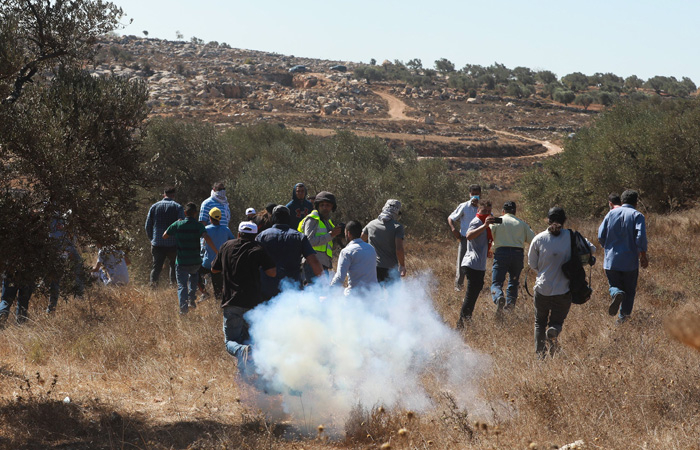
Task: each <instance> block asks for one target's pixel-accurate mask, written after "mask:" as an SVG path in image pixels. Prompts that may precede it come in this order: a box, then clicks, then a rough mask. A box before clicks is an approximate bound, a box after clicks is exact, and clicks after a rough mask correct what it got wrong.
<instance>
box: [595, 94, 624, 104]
mask: <svg viewBox="0 0 700 450" xmlns="http://www.w3.org/2000/svg"><path fill="white" fill-rule="evenodd" d="M596 97H597V98H598V103H600V104H601V105H603V106H610V105H612V104H613V103H615V102H616V101H617V99H618V98H619V95H617V94H616V93H614V92H607V91H598V95H597V96H596Z"/></svg>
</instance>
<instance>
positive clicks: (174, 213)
mask: <svg viewBox="0 0 700 450" xmlns="http://www.w3.org/2000/svg"><path fill="white" fill-rule="evenodd" d="M174 195H175V188H174V187H166V188H165V191H164V192H163V200H161V201H159V202H156V203H154V204H153V205H152V206H151V209H150V210H149V211H148V217H147V218H146V235H147V236H148V238H149V239H150V240H151V255H153V264H152V265H151V286H153V287H155V286H157V285H158V279H159V278H160V271H161V270H163V263H164V262H165V258H168V260H169V261H170V284H175V283H176V275H175V259H176V258H177V244H176V242H175V238H170V239H163V233H165V230H167V229H168V227H169V226H170V225H172V224H173V222H176V221H177V220H178V219H184V218H185V210H184V209H183V208H182V206H181V205H180V204H179V203H177V202H176V201H175V200H173V196H174Z"/></svg>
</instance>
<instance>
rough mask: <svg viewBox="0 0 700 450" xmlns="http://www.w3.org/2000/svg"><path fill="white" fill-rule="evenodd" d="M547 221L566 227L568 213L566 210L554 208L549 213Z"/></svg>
mask: <svg viewBox="0 0 700 450" xmlns="http://www.w3.org/2000/svg"><path fill="white" fill-rule="evenodd" d="M547 219H549V221H550V222H555V223H558V224H561V225H564V222H566V213H565V212H564V208H561V207H559V206H554V207H553V208H551V209H550V210H549V212H548V213H547Z"/></svg>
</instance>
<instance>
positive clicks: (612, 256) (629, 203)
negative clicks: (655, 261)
mask: <svg viewBox="0 0 700 450" xmlns="http://www.w3.org/2000/svg"><path fill="white" fill-rule="evenodd" d="M638 197H639V194H637V191H633V190H626V191H625V192H623V193H622V196H621V200H622V206H621V207H619V208H615V209H612V210H610V212H608V214H607V215H606V216H605V219H603V223H601V224H600V228H598V241H599V242H600V245H602V246H603V248H604V249H605V261H604V264H603V268H604V269H605V274H606V275H607V277H608V283H609V284H610V297H611V298H612V302H611V303H610V307H609V308H608V313H609V314H610V315H611V316H613V315H615V314H618V318H617V322H618V323H622V322H624V321H625V320H626V319H627V317H628V316H629V315H630V314H631V313H632V307H633V306H634V295H635V293H636V291H637V278H638V276H639V265H640V264H641V266H642V267H644V268H646V267H647V266H648V265H649V260H648V259H647V231H646V224H645V221H644V215H642V213H640V212H639V211H637V210H636V209H635V208H636V206H637V199H638Z"/></svg>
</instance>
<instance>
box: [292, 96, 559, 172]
mask: <svg viewBox="0 0 700 450" xmlns="http://www.w3.org/2000/svg"><path fill="white" fill-rule="evenodd" d="M372 92H373V93H374V94H376V95H378V96H379V97H381V98H382V99H384V100H385V101H386V102H387V104H388V106H389V110H388V114H389V117H387V118H378V119H374V120H375V121H377V122H378V121H410V122H417V121H418V120H417V119H415V118H413V117H409V116H407V115H406V111H407V110H408V109H410V108H409V106H408V105H407V104H406V103H404V102H403V100H401V99H400V98H398V97H396V96H394V95H391V94H389V93H388V92H384V91H381V90H373V91H372ZM482 126H483V127H484V129H485V130H487V131H491V132H493V133H496V134H499V135H501V136H504V137H507V138H510V139H514V140H519V141H523V140H524V141H528V142H533V143H536V144H540V145H542V146H543V147H544V148H546V149H547V151H546V152H545V153H541V154H539V155H537V156H540V157H542V156H552V155H556V154H557V153H560V152H561V151H562V148H561V147H560V146H558V145H556V144H553V143H551V142H549V141H542V140H539V139H535V138H530V137H527V136H522V135H519V134H515V133H510V132H508V131H502V130H494V129H491V128H488V127H486V126H484V125H482ZM290 128H291V129H293V130H297V131H299V130H302V129H303V130H304V131H305V132H306V133H308V134H312V135H314V136H332V135H333V134H335V132H336V130H335V129H328V128H307V127H290ZM351 131H352V132H353V133H355V134H357V135H358V136H364V137H379V138H382V139H391V140H397V141H404V142H415V141H421V142H436V143H441V144H464V143H465V140H468V138H466V139H465V137H453V136H434V135H417V134H410V133H392V132H377V131H363V130H351ZM531 157H532V155H524V156H505V157H499V158H487V157H482V158H479V159H503V158H513V159H516V158H531ZM441 158H445V159H457V160H459V159H467V158H465V157H441ZM472 158H473V157H472Z"/></svg>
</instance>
